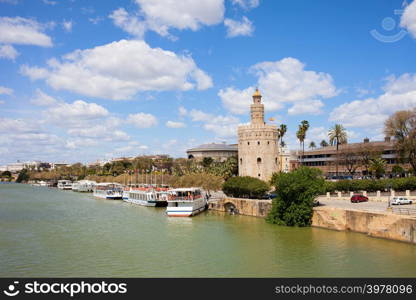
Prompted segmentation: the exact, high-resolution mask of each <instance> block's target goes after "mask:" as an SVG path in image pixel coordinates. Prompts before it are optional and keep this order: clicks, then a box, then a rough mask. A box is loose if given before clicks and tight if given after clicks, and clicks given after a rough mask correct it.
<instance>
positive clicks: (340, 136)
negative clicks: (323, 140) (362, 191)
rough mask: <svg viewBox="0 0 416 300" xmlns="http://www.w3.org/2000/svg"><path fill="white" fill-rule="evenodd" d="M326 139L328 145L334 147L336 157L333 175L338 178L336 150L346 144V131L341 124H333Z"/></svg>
mask: <svg viewBox="0 0 416 300" xmlns="http://www.w3.org/2000/svg"><path fill="white" fill-rule="evenodd" d="M328 137H329V143H330V144H331V145H332V146H336V150H337V153H336V155H337V157H336V159H335V173H336V175H337V176H338V164H339V163H338V150H339V145H341V144H345V143H347V131H346V130H345V128H344V126H342V125H341V124H335V126H334V127H332V128H331V129H330V130H329V131H328Z"/></svg>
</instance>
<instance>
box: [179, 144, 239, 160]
mask: <svg viewBox="0 0 416 300" xmlns="http://www.w3.org/2000/svg"><path fill="white" fill-rule="evenodd" d="M186 154H187V155H188V158H189V159H195V160H197V161H201V160H203V159H204V157H211V158H212V159H214V160H215V161H225V160H227V158H229V157H232V156H237V154H238V148H237V145H235V144H233V145H227V144H225V143H224V144H216V143H211V144H203V145H199V146H198V147H196V148H191V149H188V150H187V151H186Z"/></svg>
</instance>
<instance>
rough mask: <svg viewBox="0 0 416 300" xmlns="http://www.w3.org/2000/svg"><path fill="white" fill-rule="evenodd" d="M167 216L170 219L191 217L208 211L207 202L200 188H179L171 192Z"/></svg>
mask: <svg viewBox="0 0 416 300" xmlns="http://www.w3.org/2000/svg"><path fill="white" fill-rule="evenodd" d="M167 202H168V206H167V208H166V214H167V215H168V216H169V217H191V216H194V215H196V214H198V213H200V212H202V211H204V210H205V209H206V206H207V201H206V200H205V199H204V197H203V195H202V192H201V190H200V189H199V188H179V189H172V190H170V191H169V196H168V200H167Z"/></svg>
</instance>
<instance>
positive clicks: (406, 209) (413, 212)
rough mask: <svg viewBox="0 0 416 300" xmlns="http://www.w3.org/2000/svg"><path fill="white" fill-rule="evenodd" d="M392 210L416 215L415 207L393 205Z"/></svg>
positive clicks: (400, 213) (402, 213)
mask: <svg viewBox="0 0 416 300" xmlns="http://www.w3.org/2000/svg"><path fill="white" fill-rule="evenodd" d="M392 211H393V213H395V214H399V215H416V208H407V207H393V208H392Z"/></svg>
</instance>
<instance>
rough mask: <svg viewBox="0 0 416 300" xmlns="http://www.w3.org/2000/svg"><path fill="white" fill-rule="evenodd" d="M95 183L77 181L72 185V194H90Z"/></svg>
mask: <svg viewBox="0 0 416 300" xmlns="http://www.w3.org/2000/svg"><path fill="white" fill-rule="evenodd" d="M96 184H97V183H96V182H95V181H91V180H79V181H76V182H74V183H73V184H72V190H73V191H74V192H81V193H91V192H92V191H93V190H94V186H95V185H96Z"/></svg>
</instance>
